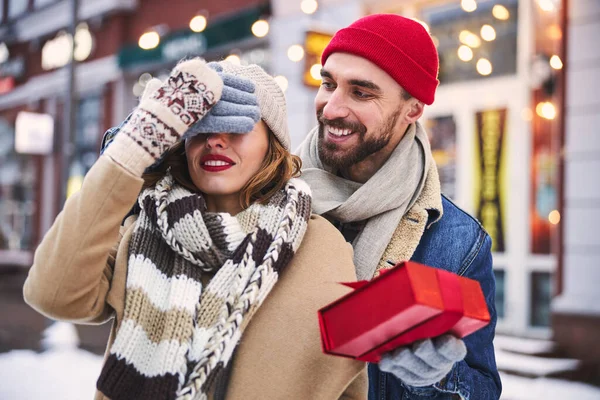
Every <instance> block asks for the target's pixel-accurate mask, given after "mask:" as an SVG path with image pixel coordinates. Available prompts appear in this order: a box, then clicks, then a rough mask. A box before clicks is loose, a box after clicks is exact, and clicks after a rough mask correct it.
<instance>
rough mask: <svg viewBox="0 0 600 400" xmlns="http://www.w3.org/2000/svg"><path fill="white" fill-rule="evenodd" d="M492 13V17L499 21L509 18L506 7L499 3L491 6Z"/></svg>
mask: <svg viewBox="0 0 600 400" xmlns="http://www.w3.org/2000/svg"><path fill="white" fill-rule="evenodd" d="M492 15H493V16H494V18H496V19H499V20H500V21H506V20H507V19H509V18H510V13H509V12H508V9H507V8H506V7H504V6H502V5H500V4H496V5H495V6H494V8H492Z"/></svg>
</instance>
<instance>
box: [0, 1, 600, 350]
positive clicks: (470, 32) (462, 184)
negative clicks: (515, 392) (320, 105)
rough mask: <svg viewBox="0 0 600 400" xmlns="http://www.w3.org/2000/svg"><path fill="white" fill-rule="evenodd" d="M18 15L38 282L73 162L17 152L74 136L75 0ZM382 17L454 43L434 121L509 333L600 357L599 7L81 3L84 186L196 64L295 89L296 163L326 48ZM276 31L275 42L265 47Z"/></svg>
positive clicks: (13, 15)
mask: <svg viewBox="0 0 600 400" xmlns="http://www.w3.org/2000/svg"><path fill="white" fill-rule="evenodd" d="M0 4H1V5H2V6H0V21H1V22H2V25H1V26H0V163H1V164H0V265H2V264H4V265H21V266H23V267H27V266H28V265H29V264H30V263H31V254H32V250H33V249H34V248H35V245H36V243H37V242H38V241H39V239H40V238H41V236H42V235H43V234H44V232H45V231H46V230H47V229H48V227H49V226H50V224H51V223H52V220H53V219H54V217H55V215H56V213H57V212H58V210H59V208H60V206H59V202H60V200H59V199H60V198H61V193H59V187H58V186H57V184H56V182H57V181H58V177H59V176H60V174H61V171H62V170H63V168H64V165H63V164H62V163H63V156H62V153H61V149H60V146H58V145H57V146H54V147H53V149H52V151H51V152H49V153H48V154H42V155H27V154H19V153H16V152H15V151H14V141H15V139H14V138H15V124H16V119H17V116H18V115H19V113H20V112H21V111H30V112H36V113H46V114H49V115H51V116H52V117H53V118H54V127H55V139H54V140H55V141H56V143H60V140H59V139H60V137H61V136H62V135H65V132H64V131H65V128H64V124H63V123H62V121H63V115H64V98H65V92H66V82H67V71H66V69H65V68H63V67H61V63H62V64H64V60H65V56H64V46H65V45H64V43H65V40H64V36H65V35H64V34H62V33H61V31H62V30H64V29H65V28H66V27H67V26H68V24H69V19H68V15H69V13H68V4H69V1H67V0H3V1H0ZM379 12H390V13H398V14H401V15H404V16H408V17H413V18H416V19H418V20H419V21H421V22H422V23H424V24H425V25H426V26H427V28H428V29H429V30H430V32H431V34H432V35H433V37H434V40H435V41H436V44H437V46H438V52H439V54H440V63H441V70H440V81H441V85H440V87H439V89H438V91H437V95H436V101H435V103H434V104H433V105H432V106H431V107H427V108H426V113H425V115H424V117H423V119H422V122H423V123H424V124H425V125H426V127H427V129H428V131H429V133H430V138H431V141H432V148H433V150H434V156H435V158H436V162H437V164H438V167H439V170H440V176H441V179H442V188H443V191H444V192H445V193H446V194H447V195H448V196H449V197H451V198H452V199H453V200H454V201H455V202H456V203H458V204H459V205H460V206H461V207H463V208H464V209H465V210H467V211H468V212H470V213H471V214H473V215H474V216H476V217H477V218H478V219H479V220H480V221H481V222H482V224H483V225H484V226H485V228H486V229H487V230H488V232H489V233H490V235H491V236H492V237H493V239H494V249H493V253H494V270H495V274H496V281H497V298H496V306H497V310H498V314H499V324H498V332H500V333H505V334H510V335H516V336H526V337H538V338H554V339H555V340H556V341H558V342H559V344H560V345H561V346H563V347H564V348H567V349H568V350H569V354H572V355H574V356H575V357H578V358H581V359H586V358H587V359H591V360H592V361H598V360H600V354H599V353H598V352H593V351H589V348H590V346H591V348H595V346H592V345H591V343H592V341H593V339H594V338H595V337H596V336H597V335H598V334H600V308H599V306H598V304H600V302H599V301H597V300H600V298H599V297H600V295H599V294H598V291H597V290H595V283H596V282H600V279H599V278H600V262H599V261H600V242H599V239H598V238H599V237H600V236H599V235H595V234H594V233H595V232H594V229H595V228H596V227H597V226H600V209H599V208H600V203H599V202H600V189H599V187H600V186H599V185H598V184H593V182H591V181H589V179H593V177H594V172H593V171H598V170H600V169H599V168H598V167H599V166H600V165H599V163H600V140H599V139H598V135H596V134H595V133H594V129H593V127H594V126H595V125H594V123H599V122H600V109H599V108H598V100H597V96H595V94H596V93H598V92H599V91H600V87H599V79H598V78H597V77H598V76H600V70H599V68H600V67H599V65H600V63H599V62H598V61H599V59H600V54H599V53H598V46H595V45H594V42H593V39H592V38H594V37H596V36H597V35H596V34H597V33H600V32H599V30H600V2H599V1H597V0H321V1H318V2H317V1H315V0H293V1H290V0H272V1H270V2H269V1H265V0H231V1H227V2H209V1H192V0H177V1H172V2H169V3H168V5H167V4H165V3H164V2H162V1H160V0H104V1H94V0H80V18H79V21H80V22H81V25H80V26H79V28H80V29H81V34H80V35H79V36H80V40H81V46H79V47H80V49H79V50H80V52H81V54H78V51H77V49H76V56H77V57H79V58H81V59H80V61H79V62H78V65H77V75H76V77H77V80H76V88H77V95H78V96H77V97H78V103H77V104H78V107H77V116H78V118H77V134H76V137H77V149H78V151H77V157H76V158H75V162H74V164H73V165H71V171H72V174H73V176H74V177H77V176H81V175H83V174H84V173H85V172H86V171H87V169H88V168H89V167H90V166H91V164H92V163H93V162H94V161H95V159H96V157H97V151H98V145H99V141H100V138H101V135H102V132H103V131H104V130H105V129H107V128H108V127H110V126H114V125H116V124H117V123H119V122H120V121H122V120H123V119H124V118H125V116H126V115H127V114H128V112H129V111H130V110H131V109H132V108H133V107H134V106H135V104H136V101H137V97H138V96H139V95H140V94H141V92H142V91H143V88H144V85H145V83H146V82H147V81H148V80H149V79H150V78H151V77H152V76H158V77H164V76H165V75H166V74H167V73H168V71H169V70H170V69H171V68H172V67H173V66H174V65H175V63H176V62H177V60H179V59H180V58H182V57H184V56H186V55H202V56H203V57H205V58H206V59H208V60H215V59H222V58H225V57H232V59H234V60H238V61H239V62H242V63H248V62H252V63H257V64H260V65H262V66H263V67H265V68H266V69H267V71H269V72H270V73H271V74H273V75H275V76H277V79H278V81H279V82H280V84H281V85H282V87H283V88H284V90H285V91H286V97H287V101H288V110H289V111H288V114H289V122H290V128H291V133H292V145H293V147H294V148H295V147H296V146H298V145H299V144H300V142H301V141H302V140H303V138H304V137H305V135H306V133H307V132H308V131H309V130H310V129H311V128H312V127H313V126H314V125H315V123H316V120H315V112H314V106H313V99H314V96H315V94H316V91H317V89H318V86H319V83H320V82H319V77H318V71H319V69H320V66H319V60H320V53H321V52H322V50H323V48H324V46H325V45H326V44H327V43H328V40H329V38H330V37H331V35H332V34H333V33H334V32H335V31H336V30H337V29H339V28H341V27H343V26H346V25H348V24H349V23H351V22H352V21H354V20H355V19H357V18H359V17H361V16H364V15H367V14H370V13H379ZM263 18H266V19H267V20H268V21H269V23H270V30H268V33H266V31H264V32H262V33H258V34H257V32H255V33H253V32H252V31H253V29H254V28H256V26H255V24H254V23H255V22H256V21H257V20H260V19H263ZM192 20H194V22H192ZM263 28H264V26H263ZM77 32H78V33H79V32H80V31H79V30H78V31H77ZM263 34H266V36H264V35H263ZM259 36H260V37H259ZM263 36H264V37H263ZM75 41H76V44H78V43H77V42H78V40H77V34H76V40H75ZM67 42H68V41H67ZM90 43H91V45H89V44H90ZM78 45H79V44H78ZM61 46H62V48H63V50H62V53H63V54H62V55H61V50H60V48H61ZM88 47H89V52H88V51H85V50H86V48H88ZM44 49H46V52H47V53H48V57H50V58H49V59H48V58H47V57H46V58H45V57H44V54H45V52H44ZM48 49H51V50H48ZM67 58H68V53H67ZM596 182H597V180H596ZM24 269H26V268H24ZM0 338H1V336H0ZM574 338H577V339H576V340H574ZM0 340H1V339H0ZM577 343H582V344H581V345H577ZM586 349H587V350H586Z"/></svg>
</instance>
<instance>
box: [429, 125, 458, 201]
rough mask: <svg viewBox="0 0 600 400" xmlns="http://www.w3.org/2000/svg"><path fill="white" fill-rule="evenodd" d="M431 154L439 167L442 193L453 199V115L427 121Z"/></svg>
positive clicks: (454, 142)
mask: <svg viewBox="0 0 600 400" xmlns="http://www.w3.org/2000/svg"><path fill="white" fill-rule="evenodd" d="M425 127H426V130H427V132H428V134H429V141H430V143H431V153H432V154H433V158H434V160H435V163H436V165H437V167H438V172H439V174H440V183H441V185H442V193H444V194H445V195H446V196H448V197H450V198H451V199H455V195H456V123H455V121H454V117H453V116H452V115H448V116H442V117H436V118H431V119H428V120H427V121H425Z"/></svg>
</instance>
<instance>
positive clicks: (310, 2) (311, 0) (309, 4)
mask: <svg viewBox="0 0 600 400" xmlns="http://www.w3.org/2000/svg"><path fill="white" fill-rule="evenodd" d="M317 8H319V3H317V2H316V0H302V2H301V3H300V9H301V10H302V12H303V13H305V14H314V13H315V11H317Z"/></svg>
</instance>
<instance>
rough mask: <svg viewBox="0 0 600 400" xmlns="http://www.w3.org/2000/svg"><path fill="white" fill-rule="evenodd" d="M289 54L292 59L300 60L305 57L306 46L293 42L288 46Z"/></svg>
mask: <svg viewBox="0 0 600 400" xmlns="http://www.w3.org/2000/svg"><path fill="white" fill-rule="evenodd" d="M287 56H288V58H289V59H290V60H292V61H294V62H298V61H300V60H302V59H303V58H304V47H302V46H300V45H299V44H293V45H291V46H290V47H289V48H288V51H287Z"/></svg>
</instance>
